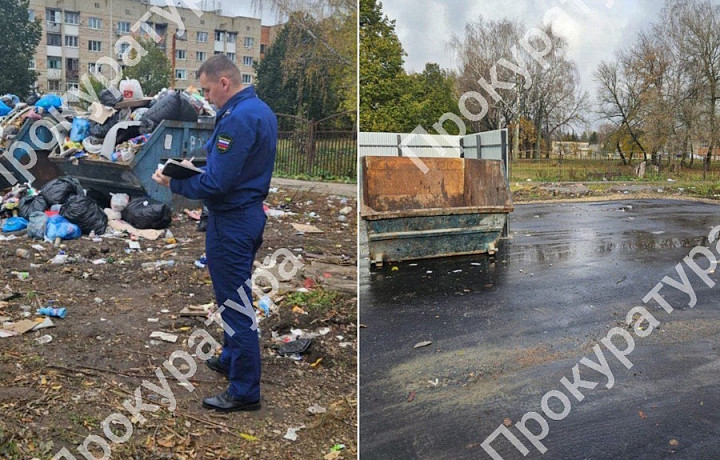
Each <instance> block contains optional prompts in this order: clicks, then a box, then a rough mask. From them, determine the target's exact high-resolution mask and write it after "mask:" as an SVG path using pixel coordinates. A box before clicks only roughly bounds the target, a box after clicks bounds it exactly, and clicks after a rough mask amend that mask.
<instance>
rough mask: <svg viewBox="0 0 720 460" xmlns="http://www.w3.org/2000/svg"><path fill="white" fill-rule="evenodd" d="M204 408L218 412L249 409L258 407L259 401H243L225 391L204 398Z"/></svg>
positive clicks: (257, 408)
mask: <svg viewBox="0 0 720 460" xmlns="http://www.w3.org/2000/svg"><path fill="white" fill-rule="evenodd" d="M202 405H203V407H205V408H206V409H214V410H216V411H218V412H235V411H241V410H244V411H251V410H259V409H260V401H257V402H254V403H247V402H243V401H242V400H240V399H238V398H235V397H234V396H232V395H230V393H228V392H227V391H226V392H225V393H221V394H219V395H217V396H213V397H211V398H205V399H203V402H202Z"/></svg>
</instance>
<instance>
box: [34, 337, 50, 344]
mask: <svg viewBox="0 0 720 460" xmlns="http://www.w3.org/2000/svg"><path fill="white" fill-rule="evenodd" d="M52 339H53V338H52V336H51V335H50V334H45V335H43V336H42V337H38V338H37V339H35V342H37V344H38V345H45V344H46V343H50V342H52Z"/></svg>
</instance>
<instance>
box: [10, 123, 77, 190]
mask: <svg viewBox="0 0 720 460" xmlns="http://www.w3.org/2000/svg"><path fill="white" fill-rule="evenodd" d="M51 128H52V129H55V130H57V132H58V133H59V134H60V135H61V136H63V137H64V136H65V135H66V134H67V131H66V130H65V128H63V126H62V124H61V123H60V122H58V121H57V120H55V119H53V118H52V117H45V118H43V119H42V120H33V119H26V120H25V121H24V122H23V124H22V126H21V127H20V131H18V133H17V136H15V139H14V140H13V141H12V143H11V144H10V146H9V147H8V150H7V152H5V153H4V155H2V156H0V171H2V173H3V174H0V190H2V189H4V188H6V187H10V186H13V185H15V184H16V183H21V184H22V183H25V182H29V181H30V180H31V179H32V178H33V177H34V180H33V181H32V183H33V186H35V187H42V186H43V185H44V184H45V183H46V182H48V181H50V180H52V179H54V178H56V177H58V176H60V175H61V174H62V172H61V171H60V169H58V167H57V166H56V165H55V164H54V163H52V162H51V161H50V160H48V155H49V154H50V149H48V146H49V145H50V144H52V143H53V136H54V135H53V132H52V131H51ZM31 134H32V135H31ZM36 141H37V142H36ZM28 146H29V148H31V149H33V150H34V151H35V155H36V158H37V162H36V163H35V165H34V166H32V167H31V168H30V170H22V171H21V170H20V169H21V168H20V167H18V165H17V164H15V163H14V162H13V161H11V160H10V159H9V158H11V157H12V158H14V159H15V160H16V161H18V162H20V164H22V165H29V164H30V154H29V153H28V150H29V148H28ZM3 168H4V169H3ZM6 173H10V176H12V178H8V177H5V174H6Z"/></svg>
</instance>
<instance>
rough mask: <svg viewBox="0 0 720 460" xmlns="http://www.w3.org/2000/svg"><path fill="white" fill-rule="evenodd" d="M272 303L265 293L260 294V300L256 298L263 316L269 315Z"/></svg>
mask: <svg viewBox="0 0 720 460" xmlns="http://www.w3.org/2000/svg"><path fill="white" fill-rule="evenodd" d="M272 304H273V301H272V300H271V299H270V297H269V296H267V295H264V296H262V297H261V298H260V300H258V308H259V309H260V310H262V312H263V313H264V314H265V316H270V307H271V306H272Z"/></svg>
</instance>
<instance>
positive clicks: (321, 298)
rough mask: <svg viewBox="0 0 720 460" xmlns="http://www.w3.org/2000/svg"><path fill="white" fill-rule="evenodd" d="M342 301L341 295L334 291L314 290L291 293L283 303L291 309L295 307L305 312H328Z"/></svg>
mask: <svg viewBox="0 0 720 460" xmlns="http://www.w3.org/2000/svg"><path fill="white" fill-rule="evenodd" d="M341 300H342V295H341V294H340V293H339V292H336V291H326V290H324V289H315V290H312V291H309V292H292V293H290V294H288V295H287V297H285V300H284V303H286V304H288V305H290V306H291V307H293V306H295V305H297V306H298V307H300V308H302V309H304V310H306V311H309V312H310V311H324V310H328V309H330V308H332V307H334V306H336V305H337V304H338V303H340V302H341Z"/></svg>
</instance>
